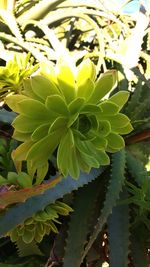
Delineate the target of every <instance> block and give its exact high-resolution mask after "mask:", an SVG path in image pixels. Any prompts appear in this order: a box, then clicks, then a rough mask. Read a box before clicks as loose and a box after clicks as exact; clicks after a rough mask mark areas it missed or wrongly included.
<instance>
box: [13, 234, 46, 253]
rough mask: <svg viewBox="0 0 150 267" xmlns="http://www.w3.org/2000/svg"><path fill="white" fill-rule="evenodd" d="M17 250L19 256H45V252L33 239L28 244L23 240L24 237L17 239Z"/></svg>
mask: <svg viewBox="0 0 150 267" xmlns="http://www.w3.org/2000/svg"><path fill="white" fill-rule="evenodd" d="M16 246H17V251H18V255H19V257H27V256H30V255H39V256H43V253H42V252H41V251H40V249H39V248H38V246H37V244H36V243H35V242H34V241H32V242H31V243H30V244H26V243H24V242H23V241H22V239H21V238H20V239H18V240H17V241H16Z"/></svg>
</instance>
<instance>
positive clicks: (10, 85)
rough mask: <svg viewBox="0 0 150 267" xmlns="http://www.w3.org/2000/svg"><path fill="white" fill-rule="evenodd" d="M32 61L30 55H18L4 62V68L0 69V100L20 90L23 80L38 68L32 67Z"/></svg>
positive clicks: (37, 65) (36, 66)
mask: <svg viewBox="0 0 150 267" xmlns="http://www.w3.org/2000/svg"><path fill="white" fill-rule="evenodd" d="M33 61H34V59H33V58H30V54H24V53H23V54H22V53H20V54H19V53H18V54H16V55H15V56H14V58H13V59H10V60H8V61H7V62H6V66H1V67H0V99H1V100H3V98H4V97H5V96H6V95H7V94H9V93H10V92H15V93H18V92H19V91H21V90H22V82H23V79H25V78H28V77H30V75H31V74H32V73H33V72H35V71H36V70H37V69H38V67H39V64H36V65H35V66H33Z"/></svg>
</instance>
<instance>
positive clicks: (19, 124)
mask: <svg viewBox="0 0 150 267" xmlns="http://www.w3.org/2000/svg"><path fill="white" fill-rule="evenodd" d="M40 124H41V123H40V121H38V120H35V119H34V118H30V119H29V118H28V117H27V116H25V115H19V116H17V117H16V119H15V120H14V121H13V123H12V125H13V127H14V128H15V130H16V131H18V132H21V133H25V134H26V133H32V132H33V131H35V129H36V128H38V127H39V126H40Z"/></svg>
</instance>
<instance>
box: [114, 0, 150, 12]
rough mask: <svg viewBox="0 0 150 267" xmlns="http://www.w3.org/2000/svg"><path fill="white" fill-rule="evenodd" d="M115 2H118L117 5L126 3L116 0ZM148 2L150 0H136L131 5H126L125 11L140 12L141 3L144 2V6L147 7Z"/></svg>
mask: <svg viewBox="0 0 150 267" xmlns="http://www.w3.org/2000/svg"><path fill="white" fill-rule="evenodd" d="M115 1H116V3H117V4H123V3H124V2H125V0H115ZM148 1H150V0H143V1H140V0H134V1H132V2H131V3H129V4H127V5H126V7H125V8H124V11H125V12H127V13H134V12H136V11H138V10H139V5H140V2H143V4H144V5H145V7H146V5H147V3H148Z"/></svg>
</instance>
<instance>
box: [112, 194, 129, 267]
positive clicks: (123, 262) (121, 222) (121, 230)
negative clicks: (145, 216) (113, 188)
mask: <svg viewBox="0 0 150 267" xmlns="http://www.w3.org/2000/svg"><path fill="white" fill-rule="evenodd" d="M125 197H127V194H126V192H123V193H122V194H121V197H120V200H121V199H124V198H125ZM108 240H109V261H110V266H111V267H116V266H122V267H128V256H129V255H128V254H129V245H130V244H129V206H128V205H118V206H116V207H114V208H113V210H112V214H111V215H110V216H109V218H108Z"/></svg>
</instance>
